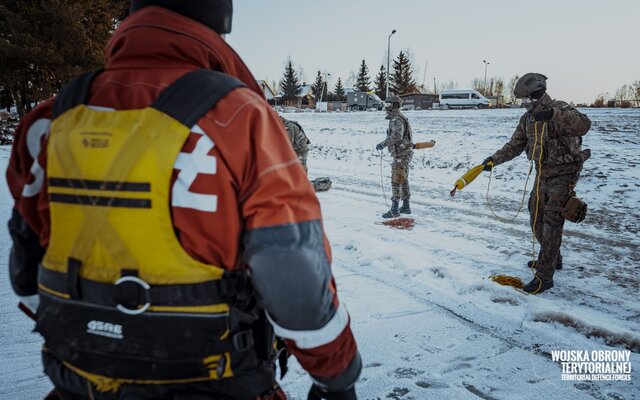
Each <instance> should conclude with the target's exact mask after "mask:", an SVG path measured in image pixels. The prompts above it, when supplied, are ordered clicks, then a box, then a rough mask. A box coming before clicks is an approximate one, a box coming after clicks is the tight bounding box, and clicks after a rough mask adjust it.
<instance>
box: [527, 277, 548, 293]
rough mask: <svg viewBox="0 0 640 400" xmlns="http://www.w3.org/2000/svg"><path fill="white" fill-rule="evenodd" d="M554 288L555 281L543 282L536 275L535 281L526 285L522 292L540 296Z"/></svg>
mask: <svg viewBox="0 0 640 400" xmlns="http://www.w3.org/2000/svg"><path fill="white" fill-rule="evenodd" d="M552 287H553V280H543V279H540V278H538V275H534V276H533V280H531V282H529V283H527V284H526V285H524V287H523V288H522V290H524V291H525V292H527V293H529V294H539V293H542V292H544V291H545V290H548V289H551V288H552Z"/></svg>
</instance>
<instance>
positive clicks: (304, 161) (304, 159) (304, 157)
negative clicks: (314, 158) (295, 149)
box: [298, 153, 309, 175]
mask: <svg viewBox="0 0 640 400" xmlns="http://www.w3.org/2000/svg"><path fill="white" fill-rule="evenodd" d="M298 160H300V164H302V169H304V173H305V174H307V175H309V168H307V153H304V154H300V155H298Z"/></svg>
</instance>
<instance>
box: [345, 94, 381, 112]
mask: <svg viewBox="0 0 640 400" xmlns="http://www.w3.org/2000/svg"><path fill="white" fill-rule="evenodd" d="M382 108H384V105H383V104H382V100H380V97H378V95H377V94H375V93H367V92H349V93H347V109H348V110H350V111H364V110H370V109H375V110H382Z"/></svg>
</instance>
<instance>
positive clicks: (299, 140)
mask: <svg viewBox="0 0 640 400" xmlns="http://www.w3.org/2000/svg"><path fill="white" fill-rule="evenodd" d="M280 119H282V123H283V124H284V127H285V129H286V130H287V133H288V134H289V141H291V146H292V147H293V150H294V151H295V152H296V155H297V156H298V159H299V160H300V163H301V164H302V168H304V172H305V173H308V169H307V154H308V153H309V145H310V144H311V141H310V140H309V138H307V135H306V134H305V133H304V129H302V126H301V125H300V124H299V123H298V122H297V121H291V120H288V119H286V118H284V117H283V116H280Z"/></svg>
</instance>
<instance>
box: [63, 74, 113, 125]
mask: <svg viewBox="0 0 640 400" xmlns="http://www.w3.org/2000/svg"><path fill="white" fill-rule="evenodd" d="M102 71H104V70H103V69H102V68H100V69H97V70H95V71H90V72H85V73H84V74H82V75H79V76H77V77H75V78H74V79H73V80H71V82H69V83H68V84H67V85H66V86H65V87H63V88H62V90H61V91H60V93H59V94H58V96H57V97H56V102H55V104H54V105H53V111H52V117H53V118H57V117H59V116H60V115H62V114H64V112H65V111H68V110H70V109H72V108H73V107H76V106H79V105H80V104H87V102H88V101H89V90H90V89H91V83H92V82H93V80H94V79H95V77H96V76H98V75H100V73H102Z"/></svg>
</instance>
